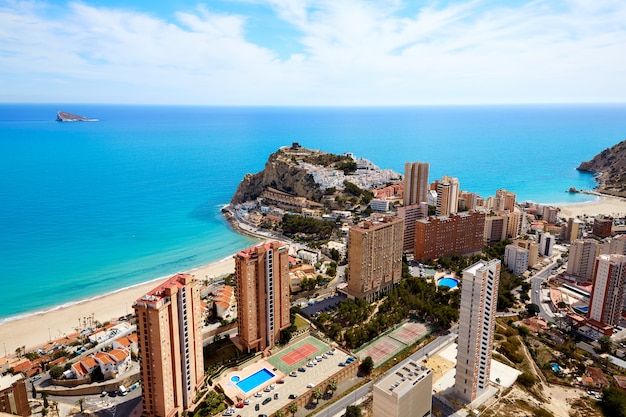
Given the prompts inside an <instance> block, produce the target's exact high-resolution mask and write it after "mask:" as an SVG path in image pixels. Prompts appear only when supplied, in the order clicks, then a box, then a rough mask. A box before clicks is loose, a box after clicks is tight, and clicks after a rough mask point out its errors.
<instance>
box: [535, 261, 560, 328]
mask: <svg viewBox="0 0 626 417" xmlns="http://www.w3.org/2000/svg"><path fill="white" fill-rule="evenodd" d="M555 266H556V261H555V262H552V263H550V264H549V265H547V266H546V267H545V268H543V269H542V270H541V271H539V272H538V273H537V274H535V276H534V277H533V278H531V280H530V284H531V293H530V300H531V302H532V303H533V304H537V305H538V306H539V315H541V317H543V318H544V319H546V320H547V321H549V322H550V321H551V322H553V321H554V313H553V312H552V310H551V309H550V306H549V305H548V304H546V303H545V302H543V301H542V300H543V299H545V298H546V295H547V294H543V293H542V291H543V292H545V291H547V290H542V288H541V284H543V282H544V281H545V280H546V279H547V278H548V276H549V275H550V271H551V270H552V268H553V267H555Z"/></svg>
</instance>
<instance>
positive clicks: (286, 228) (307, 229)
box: [280, 214, 335, 241]
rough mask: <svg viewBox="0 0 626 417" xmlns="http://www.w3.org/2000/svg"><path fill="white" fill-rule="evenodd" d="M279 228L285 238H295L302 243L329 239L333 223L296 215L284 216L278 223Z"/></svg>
mask: <svg viewBox="0 0 626 417" xmlns="http://www.w3.org/2000/svg"><path fill="white" fill-rule="evenodd" d="M280 228H281V229H282V232H283V234H284V235H285V236H289V237H297V238H298V239H300V240H304V241H306V240H313V241H318V240H326V239H329V238H330V236H331V234H332V232H333V229H334V228H335V223H334V222H330V221H326V220H320V219H314V218H312V217H304V216H299V215H297V214H285V215H284V216H283V219H282V221H281V223H280Z"/></svg>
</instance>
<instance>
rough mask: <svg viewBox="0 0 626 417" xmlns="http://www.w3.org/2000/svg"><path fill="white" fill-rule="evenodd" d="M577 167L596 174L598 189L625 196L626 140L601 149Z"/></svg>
mask: <svg viewBox="0 0 626 417" xmlns="http://www.w3.org/2000/svg"><path fill="white" fill-rule="evenodd" d="M577 169H578V170H579V171H586V172H593V173H595V174H598V176H597V178H596V179H597V181H598V187H597V189H598V191H600V192H602V193H606V194H610V195H616V196H620V197H626V141H622V142H620V143H618V144H617V145H615V146H613V147H611V148H608V149H605V150H603V151H602V152H600V153H599V154H598V155H596V156H595V157H594V158H593V159H592V160H590V161H586V162H583V163H581V164H580V166H579V167H578V168H577Z"/></svg>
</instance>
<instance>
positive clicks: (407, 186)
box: [403, 162, 429, 206]
mask: <svg viewBox="0 0 626 417" xmlns="http://www.w3.org/2000/svg"><path fill="white" fill-rule="evenodd" d="M428 167H429V165H428V164H427V163H426V162H407V163H405V164H404V191H403V192H404V194H403V199H404V205H405V206H410V205H414V204H419V203H424V202H427V201H428V197H427V193H428Z"/></svg>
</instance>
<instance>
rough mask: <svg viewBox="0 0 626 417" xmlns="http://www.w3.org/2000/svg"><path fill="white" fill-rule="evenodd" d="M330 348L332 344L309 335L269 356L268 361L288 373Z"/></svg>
mask: <svg viewBox="0 0 626 417" xmlns="http://www.w3.org/2000/svg"><path fill="white" fill-rule="evenodd" d="M328 350H330V346H328V345H327V344H326V343H324V342H322V341H321V340H319V339H316V338H315V337H312V336H309V337H307V338H305V339H304V340H301V341H299V342H298V343H296V344H294V345H293V346H288V347H286V348H285V349H283V350H281V351H280V352H278V353H276V354H274V355H272V356H271V357H269V358H267V361H268V362H269V363H271V364H272V365H274V367H276V368H278V369H280V370H281V371H282V372H283V373H285V374H288V373H289V372H291V371H293V370H294V369H296V368H298V367H299V366H302V365H304V364H305V363H306V362H307V361H309V360H310V359H312V358H314V357H315V356H317V355H321V354H322V353H325V352H327V351H328Z"/></svg>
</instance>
